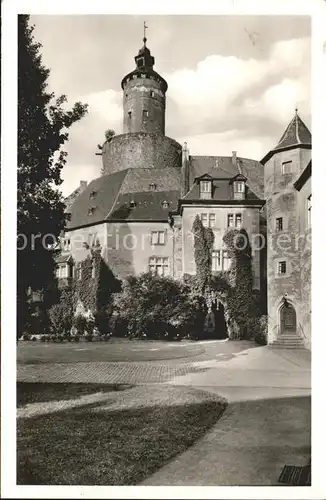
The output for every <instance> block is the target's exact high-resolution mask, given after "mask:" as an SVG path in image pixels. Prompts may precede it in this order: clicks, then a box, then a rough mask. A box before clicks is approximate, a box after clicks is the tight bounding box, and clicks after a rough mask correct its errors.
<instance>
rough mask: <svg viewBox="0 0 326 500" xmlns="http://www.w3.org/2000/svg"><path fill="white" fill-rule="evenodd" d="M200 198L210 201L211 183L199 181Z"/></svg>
mask: <svg viewBox="0 0 326 500" xmlns="http://www.w3.org/2000/svg"><path fill="white" fill-rule="evenodd" d="M199 186H200V197H201V198H203V199H210V198H211V197H212V181H200V184H199Z"/></svg>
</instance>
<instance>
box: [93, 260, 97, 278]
mask: <svg viewBox="0 0 326 500" xmlns="http://www.w3.org/2000/svg"><path fill="white" fill-rule="evenodd" d="M95 275H96V266H95V261H94V260H93V262H92V278H95Z"/></svg>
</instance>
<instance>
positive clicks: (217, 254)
mask: <svg viewBox="0 0 326 500" xmlns="http://www.w3.org/2000/svg"><path fill="white" fill-rule="evenodd" d="M230 265H231V259H230V258H229V256H228V252H227V251H226V250H223V251H222V250H213V252H212V271H227V270H228V269H229V267H230Z"/></svg>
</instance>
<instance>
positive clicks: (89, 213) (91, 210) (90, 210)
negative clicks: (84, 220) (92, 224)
mask: <svg viewBox="0 0 326 500" xmlns="http://www.w3.org/2000/svg"><path fill="white" fill-rule="evenodd" d="M94 212H95V208H94V207H89V209H88V215H93V213H94Z"/></svg>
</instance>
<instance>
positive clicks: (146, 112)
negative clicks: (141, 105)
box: [143, 109, 148, 118]
mask: <svg viewBox="0 0 326 500" xmlns="http://www.w3.org/2000/svg"><path fill="white" fill-rule="evenodd" d="M147 116H148V111H147V109H143V117H144V118H145V117H147Z"/></svg>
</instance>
